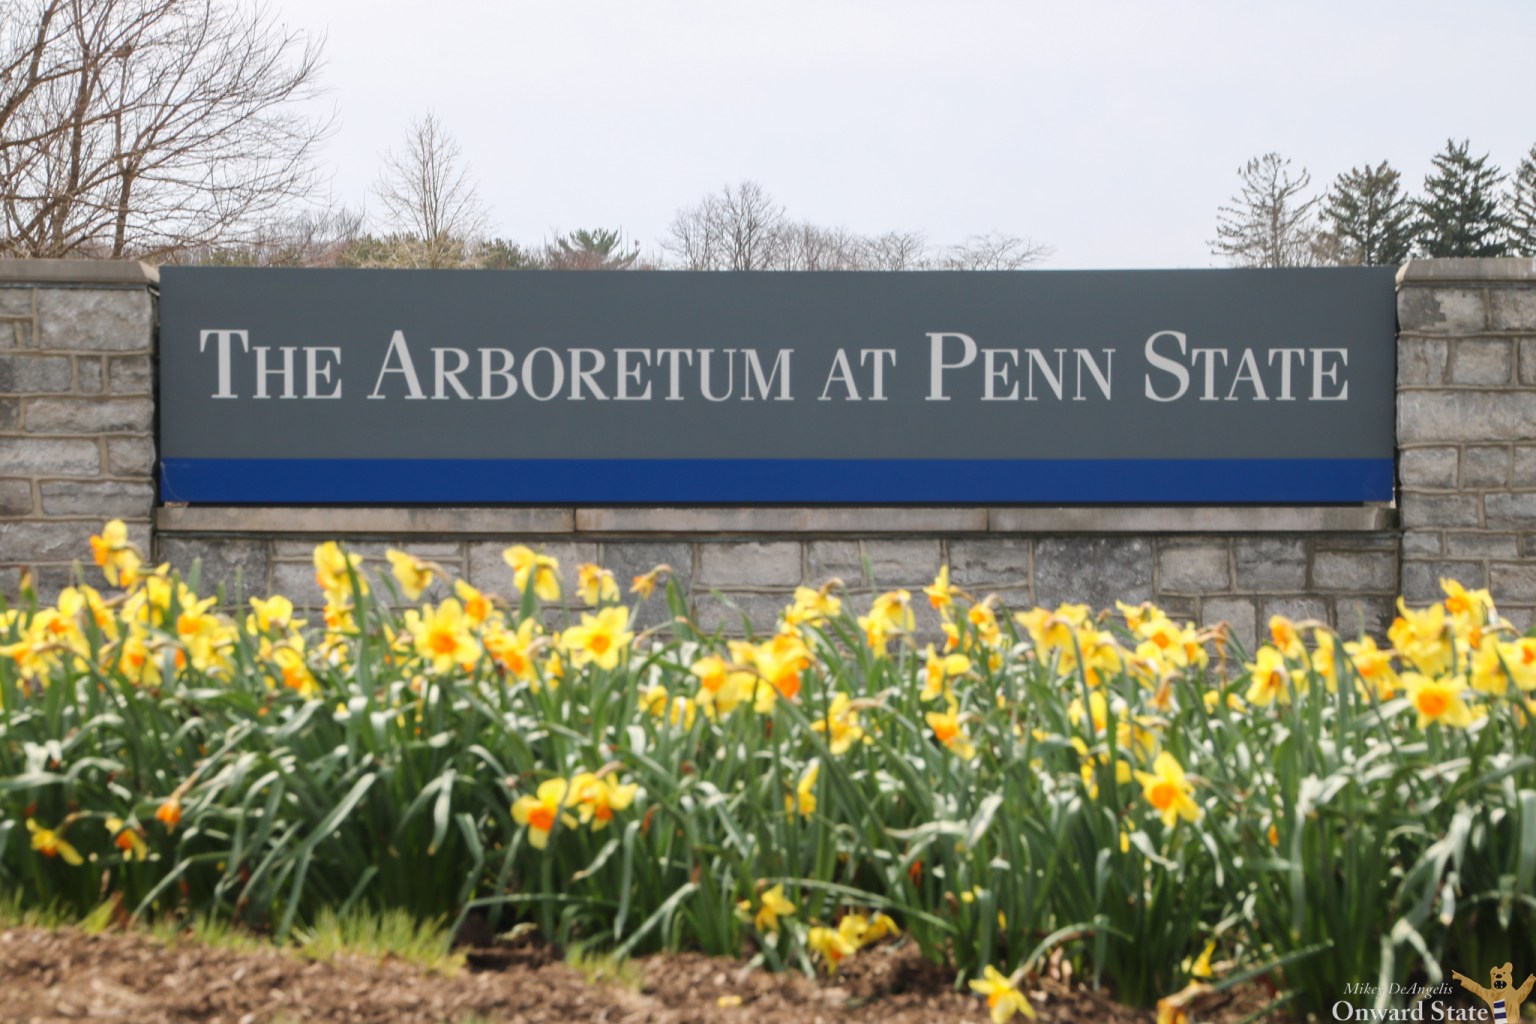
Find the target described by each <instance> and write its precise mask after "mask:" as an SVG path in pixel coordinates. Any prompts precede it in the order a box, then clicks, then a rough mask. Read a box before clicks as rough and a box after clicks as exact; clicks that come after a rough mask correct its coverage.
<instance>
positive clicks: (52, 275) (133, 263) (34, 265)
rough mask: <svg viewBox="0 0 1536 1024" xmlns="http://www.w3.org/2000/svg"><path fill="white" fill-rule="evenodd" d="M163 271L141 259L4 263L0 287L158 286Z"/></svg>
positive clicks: (3, 261)
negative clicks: (13, 285) (10, 285)
mask: <svg viewBox="0 0 1536 1024" xmlns="http://www.w3.org/2000/svg"><path fill="white" fill-rule="evenodd" d="M159 283H160V268H159V267H152V266H150V265H149V264H148V263H140V262H138V261H137V260H0V286H4V285H8V284H19V285H26V286H38V285H118V286H130V285H131V286H137V287H143V286H145V285H150V286H154V285H158V284H159Z"/></svg>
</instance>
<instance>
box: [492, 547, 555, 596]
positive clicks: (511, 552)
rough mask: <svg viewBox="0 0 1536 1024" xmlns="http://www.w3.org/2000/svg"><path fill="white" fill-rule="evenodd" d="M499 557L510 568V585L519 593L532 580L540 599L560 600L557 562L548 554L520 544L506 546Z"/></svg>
mask: <svg viewBox="0 0 1536 1024" xmlns="http://www.w3.org/2000/svg"><path fill="white" fill-rule="evenodd" d="M501 557H502V559H503V560H504V561H505V562H506V563H507V565H509V566H511V568H512V585H513V586H514V587H516V588H517V592H518V593H519V594H521V593H524V592H526V591H527V590H528V586H529V581H530V580H532V581H533V592H534V594H535V596H537V597H538V599H539V600H540V601H558V600H560V563H559V562H557V561H555V560H554V559H553V558H550V557H549V556H548V555H539V554H535V553H534V552H533V550H532V549H530V548H527V547H524V546H523V545H521V544H515V545H513V546H512V547H510V548H507V550H505V551H503V552H502V553H501Z"/></svg>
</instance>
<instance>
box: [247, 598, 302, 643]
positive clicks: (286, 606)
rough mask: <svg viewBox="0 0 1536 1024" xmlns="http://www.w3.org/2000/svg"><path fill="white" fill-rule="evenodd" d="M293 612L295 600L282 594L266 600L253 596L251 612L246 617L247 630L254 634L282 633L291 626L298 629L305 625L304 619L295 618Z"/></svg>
mask: <svg viewBox="0 0 1536 1024" xmlns="http://www.w3.org/2000/svg"><path fill="white" fill-rule="evenodd" d="M293 612H294V608H293V602H292V601H290V600H288V599H287V598H286V597H283V596H282V595H281V594H278V595H276V596H274V597H269V598H267V599H265V600H263V599H262V598H259V597H253V598H251V614H250V615H247V616H246V617H245V631H246V632H247V633H251V634H253V635H254V634H256V633H274V632H275V633H281V632H285V631H287V630H288V629H290V628H292V629H298V628H299V627H300V626H303V625H304V620H303V619H298V620H295V619H294V617H293Z"/></svg>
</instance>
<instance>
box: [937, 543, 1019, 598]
mask: <svg viewBox="0 0 1536 1024" xmlns="http://www.w3.org/2000/svg"><path fill="white" fill-rule="evenodd" d="M1032 547H1033V542H1032V541H1031V540H1029V539H1028V538H1025V537H1005V538H988V539H986V540H969V539H967V540H953V541H950V543H949V578H950V581H951V582H953V583H956V584H958V585H960V586H963V587H966V588H980V589H981V590H983V591H985V592H990V591H991V589H992V588H996V587H1010V586H1017V587H1028V586H1029V571H1030V552H1031V548H1032Z"/></svg>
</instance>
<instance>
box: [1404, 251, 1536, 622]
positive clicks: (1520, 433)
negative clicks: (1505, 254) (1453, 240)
mask: <svg viewBox="0 0 1536 1024" xmlns="http://www.w3.org/2000/svg"><path fill="white" fill-rule="evenodd" d="M1397 317H1398V330H1399V338H1398V404H1397V440H1398V449H1399V458H1398V476H1399V487H1400V494H1401V497H1400V504H1401V510H1402V511H1401V515H1402V528H1403V535H1402V570H1401V571H1402V588H1403V593H1404V596H1405V597H1406V598H1407V599H1408V600H1409V601H1410V602H1423V601H1427V600H1430V599H1433V598H1435V597H1437V596H1438V595H1439V579H1440V577H1442V576H1449V577H1454V578H1456V579H1459V580H1461V581H1462V582H1463V583H1464V584H1466V585H1467V586H1480V587H1481V586H1486V587H1489V588H1490V589H1491V590H1492V591H1493V595H1494V598H1495V600H1496V601H1497V602H1498V605H1499V609H1500V611H1502V612H1504V613H1505V614H1506V615H1507V616H1508V617H1509V618H1510V619H1511V620H1512V621H1514V622H1515V623H1516V625H1518V626H1520V627H1521V628H1525V627H1526V626H1527V625H1529V623H1530V621H1531V618H1532V615H1533V611H1536V261H1533V260H1529V259H1507V260H1429V261H1415V262H1412V263H1409V264H1408V265H1407V266H1406V267H1404V268H1403V270H1402V271H1401V273H1399V275H1398V299H1397Z"/></svg>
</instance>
